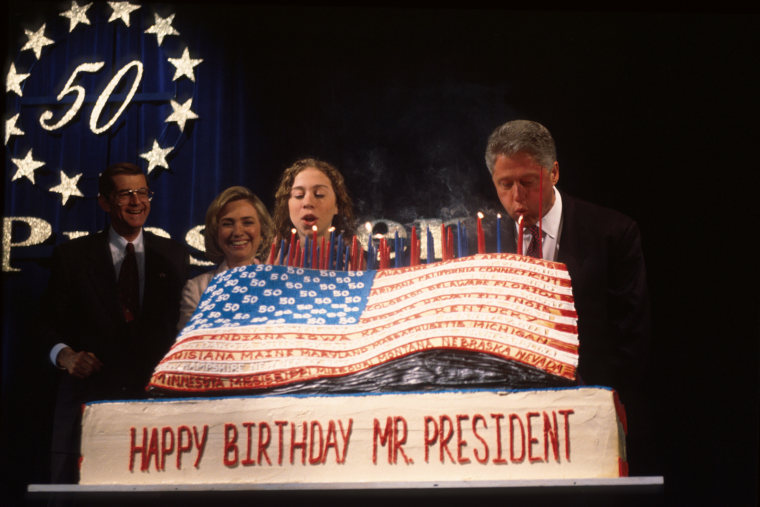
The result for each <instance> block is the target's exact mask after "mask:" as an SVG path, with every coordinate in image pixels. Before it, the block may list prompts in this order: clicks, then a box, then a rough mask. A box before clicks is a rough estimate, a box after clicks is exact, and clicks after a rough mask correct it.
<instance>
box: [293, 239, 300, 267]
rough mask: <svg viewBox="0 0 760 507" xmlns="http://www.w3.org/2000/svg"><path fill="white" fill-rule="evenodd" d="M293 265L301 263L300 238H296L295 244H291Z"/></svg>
mask: <svg viewBox="0 0 760 507" xmlns="http://www.w3.org/2000/svg"><path fill="white" fill-rule="evenodd" d="M293 250H294V252H293V266H300V265H301V240H300V239H296V243H295V245H293Z"/></svg>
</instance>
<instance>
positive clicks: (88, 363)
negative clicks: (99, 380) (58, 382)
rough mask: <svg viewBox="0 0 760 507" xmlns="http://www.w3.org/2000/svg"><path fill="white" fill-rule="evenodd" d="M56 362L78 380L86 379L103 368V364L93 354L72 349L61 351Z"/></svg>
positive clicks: (67, 348)
mask: <svg viewBox="0 0 760 507" xmlns="http://www.w3.org/2000/svg"><path fill="white" fill-rule="evenodd" d="M56 361H57V362H58V365H59V366H61V367H62V368H65V369H66V371H68V372H69V375H73V376H74V377H76V378H78V379H86V378H87V377H89V376H90V375H92V374H93V373H97V372H99V371H100V370H101V368H103V363H102V362H100V359H98V358H97V357H95V354H93V353H92V352H86V351H80V352H74V349H72V348H71V347H66V348H64V349H61V351H60V352H59V353H58V357H57V358H56Z"/></svg>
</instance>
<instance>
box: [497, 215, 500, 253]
mask: <svg viewBox="0 0 760 507" xmlns="http://www.w3.org/2000/svg"><path fill="white" fill-rule="evenodd" d="M496 253H501V213H496Z"/></svg>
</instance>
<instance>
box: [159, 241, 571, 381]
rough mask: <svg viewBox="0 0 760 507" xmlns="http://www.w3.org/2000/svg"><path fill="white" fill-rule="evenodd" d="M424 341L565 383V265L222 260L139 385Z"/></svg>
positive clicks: (366, 361) (384, 359)
mask: <svg viewBox="0 0 760 507" xmlns="http://www.w3.org/2000/svg"><path fill="white" fill-rule="evenodd" d="M434 350H455V351H463V352H480V353H485V354H488V355H491V356H496V357H499V358H502V359H504V360H506V361H513V362H516V363H519V364H521V365H526V366H528V367H531V368H536V369H539V370H542V371H543V372H546V373H547V374H549V375H550V376H553V377H556V378H558V379H562V380H570V381H572V380H574V379H575V371H576V367H577V364H578V330H577V314H576V311H575V306H574V302H573V294H572V287H571V284H570V276H569V274H568V272H567V269H566V268H565V266H564V265H563V264H561V263H556V262H551V261H546V260H540V259H533V258H529V257H524V256H518V255H513V254H478V255H473V256H470V257H463V258H457V259H452V260H447V261H443V262H437V263H431V264H424V265H417V266H411V267H404V268H396V269H381V270H377V271H327V270H315V269H302V268H295V267H287V266H272V265H251V266H245V267H241V268H234V269H230V270H228V271H225V272H224V273H220V274H219V275H217V276H216V277H215V278H214V279H213V280H212V281H211V283H210V284H209V286H208V288H207V289H206V291H205V293H204V295H203V297H202V299H201V302H200V304H199V305H198V308H197V310H196V312H195V313H194V315H193V316H192V318H191V319H190V321H189V322H188V325H187V326H186V327H185V328H184V329H183V330H182V331H181V333H180V334H179V336H178V337H177V340H176V342H175V344H174V345H173V346H172V348H171V349H170V350H169V352H168V353H167V354H166V356H165V357H164V358H163V360H162V361H161V362H160V363H159V364H158V365H157V366H156V369H155V371H154V374H153V376H152V378H151V382H150V384H149V388H150V389H152V390H157V391H166V392H173V393H178V392H186V393H196V392H208V391H211V392H229V391H233V392H240V391H255V390H260V389H267V388H273V387H277V386H283V385H287V384H291V383H295V382H304V381H310V380H314V379H323V378H329V377H341V376H347V375H352V374H355V373H359V372H365V371H367V370H369V369H371V368H373V367H376V366H379V365H385V364H389V363H392V362H393V361H395V360H397V359H399V358H403V357H408V356H409V355H411V354H414V353H417V352H424V351H434ZM506 387H509V386H506Z"/></svg>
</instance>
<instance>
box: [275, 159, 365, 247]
mask: <svg viewBox="0 0 760 507" xmlns="http://www.w3.org/2000/svg"><path fill="white" fill-rule="evenodd" d="M310 167H313V168H314V169H317V170H319V171H322V172H323V173H324V174H325V175H326V176H327V177H328V178H329V179H330V183H331V184H332V188H333V192H335V204H336V207H337V208H338V213H337V214H336V215H335V216H334V217H333V221H332V225H333V227H335V230H336V234H337V233H340V232H342V233H343V236H344V237H349V238H350V237H352V236H353V235H354V222H355V218H354V206H353V203H352V201H351V197H349V195H348V191H347V190H346V183H345V181H344V179H343V175H342V174H341V173H340V172H339V171H338V170H337V169H336V168H335V167H333V166H332V165H331V164H328V163H327V162H324V161H322V160H317V159H315V158H304V159H301V160H297V161H296V162H294V163H293V165H291V166H290V167H288V168H287V169H285V171H284V172H283V173H282V176H281V177H280V183H279V185H278V186H277V192H275V196H274V226H275V230H276V231H277V234H279V236H280V237H281V238H288V237H290V230H291V229H292V228H293V227H294V225H293V222H291V220H290V210H289V208H288V201H289V200H290V191H291V190H292V188H293V182H294V181H295V179H296V175H297V174H298V173H300V172H301V171H303V170H304V169H308V168H310Z"/></svg>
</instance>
